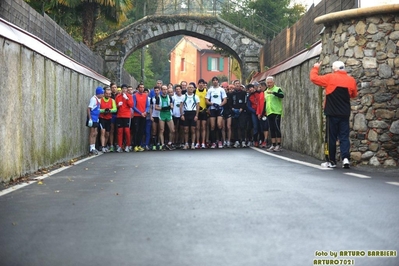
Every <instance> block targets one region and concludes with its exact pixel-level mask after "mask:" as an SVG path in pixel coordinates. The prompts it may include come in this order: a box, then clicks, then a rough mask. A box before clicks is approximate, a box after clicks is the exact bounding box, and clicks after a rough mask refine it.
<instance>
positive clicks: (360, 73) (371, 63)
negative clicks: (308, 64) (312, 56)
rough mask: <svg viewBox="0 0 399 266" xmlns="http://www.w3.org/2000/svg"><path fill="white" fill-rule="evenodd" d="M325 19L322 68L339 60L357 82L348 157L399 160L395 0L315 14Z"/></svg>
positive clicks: (390, 163)
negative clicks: (389, 3) (390, 3)
mask: <svg viewBox="0 0 399 266" xmlns="http://www.w3.org/2000/svg"><path fill="white" fill-rule="evenodd" d="M315 23H316V24H324V26H325V29H324V32H323V33H322V45H323V48H322V53H321V55H320V60H321V61H322V68H321V71H322V74H324V73H328V72H331V64H332V63H333V62H334V61H336V60H340V61H343V62H344V63H345V65H346V69H347V71H348V73H349V74H350V75H352V76H353V77H354V78H355V79H356V80H357V84H358V92H359V96H358V97H357V98H356V99H355V100H353V101H352V103H351V104H352V115H351V120H350V125H351V132H350V137H351V144H352V145H351V158H352V161H354V162H357V163H360V164H370V165H374V166H380V165H382V166H397V165H398V154H399V121H398V119H399V109H398V107H399V94H398V92H399V4H393V5H384V6H378V7H370V8H361V9H351V10H346V11H342V12H336V13H331V14H328V15H324V16H321V17H318V18H316V19H315Z"/></svg>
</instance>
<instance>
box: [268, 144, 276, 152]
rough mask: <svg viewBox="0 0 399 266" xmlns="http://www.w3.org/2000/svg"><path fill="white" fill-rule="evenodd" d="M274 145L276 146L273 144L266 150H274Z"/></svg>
mask: <svg viewBox="0 0 399 266" xmlns="http://www.w3.org/2000/svg"><path fill="white" fill-rule="evenodd" d="M274 147H275V146H273V145H272V146H270V147H269V148H268V149H267V150H266V151H274Z"/></svg>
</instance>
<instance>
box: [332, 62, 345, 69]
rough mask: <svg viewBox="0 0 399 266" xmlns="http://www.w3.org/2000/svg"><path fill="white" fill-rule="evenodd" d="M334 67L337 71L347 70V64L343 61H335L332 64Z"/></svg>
mask: <svg viewBox="0 0 399 266" xmlns="http://www.w3.org/2000/svg"><path fill="white" fill-rule="evenodd" d="M332 68H333V70H334V71H337V70H345V64H344V62H342V61H335V62H334V63H333V64H332Z"/></svg>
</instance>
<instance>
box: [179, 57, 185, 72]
mask: <svg viewBox="0 0 399 266" xmlns="http://www.w3.org/2000/svg"><path fill="white" fill-rule="evenodd" d="M180 71H186V58H182V59H181V61H180Z"/></svg>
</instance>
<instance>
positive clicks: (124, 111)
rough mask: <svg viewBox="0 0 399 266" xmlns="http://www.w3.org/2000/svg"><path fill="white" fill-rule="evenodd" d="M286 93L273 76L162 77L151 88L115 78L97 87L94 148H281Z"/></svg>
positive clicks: (92, 106)
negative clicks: (244, 80)
mask: <svg viewBox="0 0 399 266" xmlns="http://www.w3.org/2000/svg"><path fill="white" fill-rule="evenodd" d="M283 98H284V93H283V91H282V90H281V88H279V87H277V86H276V85H275V83H274V78H273V77H267V78H266V81H265V82H261V83H260V84H259V83H257V82H255V83H254V84H248V85H246V86H244V85H242V84H241V82H240V81H239V80H235V81H234V82H233V83H232V84H228V83H227V82H222V83H221V84H219V79H218V78H217V77H213V78H212V85H211V86H210V87H209V88H207V83H206V82H205V81H204V80H203V79H200V80H199V81H198V82H197V84H196V83H195V82H190V83H187V82H186V81H182V82H181V83H180V84H177V85H175V86H173V85H172V84H168V85H164V84H163V82H162V81H161V80H158V81H157V84H156V85H155V86H154V88H152V89H151V90H148V89H145V88H144V85H143V84H139V85H138V86H137V88H135V89H134V88H132V87H131V86H127V85H125V84H123V85H122V86H121V87H120V88H118V87H117V85H116V84H115V83H111V84H110V86H109V87H108V86H107V87H104V88H102V87H98V88H96V94H95V95H94V96H93V97H92V98H91V99H90V103H89V106H88V108H87V123H86V125H87V126H88V127H89V128H90V137H89V142H90V149H89V151H90V153H92V154H98V151H99V150H100V151H101V152H114V151H115V152H131V151H135V152H141V151H145V150H147V151H149V150H174V149H176V148H180V149H183V150H187V149H205V148H211V149H216V148H229V147H234V148H240V147H241V148H245V147H250V146H254V147H260V148H266V149H267V150H268V151H273V152H277V151H281V130H280V120H281V115H282V99H283ZM98 132H100V137H99V138H98V136H97V135H98ZM269 132H270V139H269ZM268 144H269V145H268ZM96 147H99V149H97V148H96Z"/></svg>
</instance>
